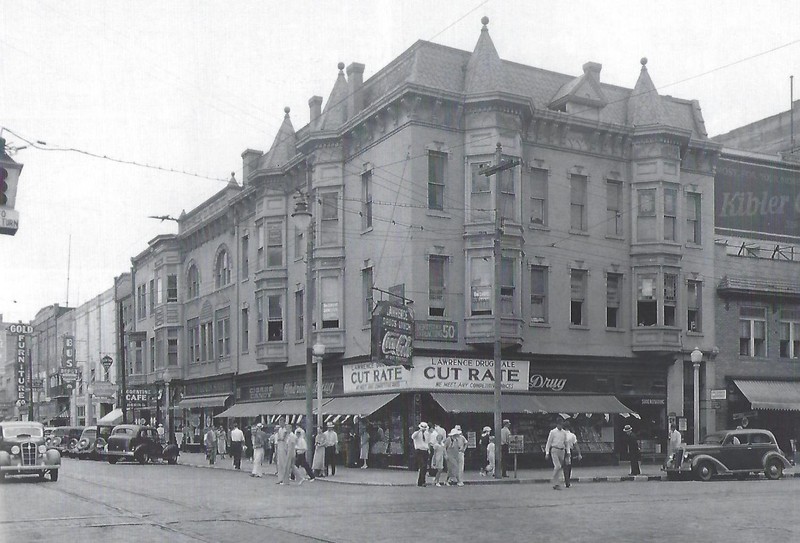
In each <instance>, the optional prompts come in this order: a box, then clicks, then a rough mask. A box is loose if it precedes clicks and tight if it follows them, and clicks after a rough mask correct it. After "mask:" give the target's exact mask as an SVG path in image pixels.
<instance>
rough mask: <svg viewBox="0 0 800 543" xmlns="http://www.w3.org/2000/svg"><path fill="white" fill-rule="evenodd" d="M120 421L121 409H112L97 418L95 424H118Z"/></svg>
mask: <svg viewBox="0 0 800 543" xmlns="http://www.w3.org/2000/svg"><path fill="white" fill-rule="evenodd" d="M120 423H122V409H119V408H117V409H112V410H111V411H109V412H108V413H106V414H105V415H103V416H102V417H100V418H99V419H98V420H97V424H108V425H112V424H120Z"/></svg>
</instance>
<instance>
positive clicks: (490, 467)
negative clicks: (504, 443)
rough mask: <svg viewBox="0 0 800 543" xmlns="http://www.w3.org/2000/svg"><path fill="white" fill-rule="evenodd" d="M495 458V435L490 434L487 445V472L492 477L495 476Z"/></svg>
mask: <svg viewBox="0 0 800 543" xmlns="http://www.w3.org/2000/svg"><path fill="white" fill-rule="evenodd" d="M494 460H495V459H494V436H490V437H489V445H487V446H486V474H487V475H489V476H490V477H494Z"/></svg>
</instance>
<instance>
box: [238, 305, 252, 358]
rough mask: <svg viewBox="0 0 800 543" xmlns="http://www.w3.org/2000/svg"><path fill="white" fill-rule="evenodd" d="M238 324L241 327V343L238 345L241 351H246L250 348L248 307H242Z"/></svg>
mask: <svg viewBox="0 0 800 543" xmlns="http://www.w3.org/2000/svg"><path fill="white" fill-rule="evenodd" d="M239 326H240V327H241V329H242V344H241V345H240V349H241V351H242V352H243V353H246V352H248V351H249V350H250V308H249V307H243V308H242V316H241V320H240V324H239Z"/></svg>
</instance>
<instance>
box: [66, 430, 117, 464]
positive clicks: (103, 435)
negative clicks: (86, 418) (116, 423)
mask: <svg viewBox="0 0 800 543" xmlns="http://www.w3.org/2000/svg"><path fill="white" fill-rule="evenodd" d="M113 429H114V427H113V426H108V425H104V424H98V425H97V426H87V427H86V428H84V430H83V433H82V434H81V438H80V439H79V440H78V444H77V445H76V446H75V456H76V457H77V458H78V459H79V460H104V459H105V457H106V443H107V442H108V437H109V436H110V435H111V431H112V430H113Z"/></svg>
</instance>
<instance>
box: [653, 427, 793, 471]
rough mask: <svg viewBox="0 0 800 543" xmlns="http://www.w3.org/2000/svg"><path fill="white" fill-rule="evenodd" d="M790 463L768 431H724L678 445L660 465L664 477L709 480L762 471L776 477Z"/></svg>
mask: <svg viewBox="0 0 800 543" xmlns="http://www.w3.org/2000/svg"><path fill="white" fill-rule="evenodd" d="M791 465H792V464H791V463H790V462H789V460H788V459H787V457H786V455H785V454H784V453H783V451H781V450H780V448H779V447H778V442H777V441H776V440H775V436H774V435H772V432H770V431H769V430H756V429H750V428H748V429H747V430H727V431H723V432H715V433H713V434H709V435H707V436H706V438H705V439H704V440H703V443H702V444H700V445H681V446H680V447H679V448H678V450H677V451H675V453H673V454H672V455H671V456H670V457H669V458H668V459H667V462H666V464H665V465H664V468H663V469H664V470H665V471H666V472H667V478H668V479H670V480H677V479H682V478H686V477H691V476H693V477H695V478H696V479H699V480H700V481H710V480H711V479H712V478H713V477H714V476H715V475H735V476H737V477H739V478H746V477H747V476H748V475H750V474H751V473H753V472H760V471H763V472H764V475H766V477H767V478H768V479H780V478H781V477H782V476H783V470H784V469H786V468H789V467H790V466H791Z"/></svg>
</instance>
